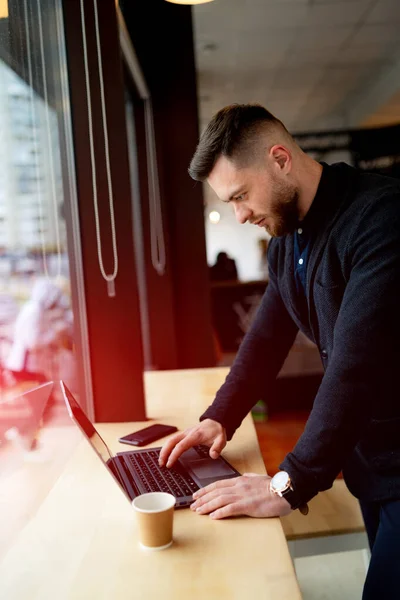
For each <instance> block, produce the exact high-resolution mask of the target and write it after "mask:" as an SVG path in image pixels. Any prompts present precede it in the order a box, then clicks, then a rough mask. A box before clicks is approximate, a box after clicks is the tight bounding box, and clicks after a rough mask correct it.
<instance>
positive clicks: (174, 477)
mask: <svg viewBox="0 0 400 600" xmlns="http://www.w3.org/2000/svg"><path fill="white" fill-rule="evenodd" d="M194 449H195V450H196V451H197V453H198V454H199V456H201V457H202V458H203V457H207V456H208V452H209V448H207V446H195V447H194ZM159 454H160V451H159V450H148V451H147V452H140V453H139V452H138V453H136V454H128V455H126V458H127V460H128V461H129V462H130V463H131V465H132V467H133V468H134V470H135V473H136V474H137V475H138V476H139V477H140V480H141V482H142V484H143V486H144V488H145V489H146V491H147V492H159V491H162V492H169V493H170V494H173V495H174V496H175V497H176V498H179V497H182V496H191V495H192V494H193V493H194V492H195V491H196V490H198V489H199V486H198V485H197V483H196V482H195V481H194V480H193V479H192V478H191V477H190V475H189V474H188V473H186V472H180V471H179V470H178V469H179V467H178V468H170V469H167V467H160V466H159V464H158V457H159Z"/></svg>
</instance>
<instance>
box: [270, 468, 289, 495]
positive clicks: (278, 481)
mask: <svg viewBox="0 0 400 600" xmlns="http://www.w3.org/2000/svg"><path fill="white" fill-rule="evenodd" d="M271 483H272V486H273V488H274V490H276V491H277V492H281V491H282V490H285V489H286V488H287V487H288V485H289V483H290V477H289V475H288V473H286V471H279V473H277V474H276V475H274V476H273V478H272V482H271Z"/></svg>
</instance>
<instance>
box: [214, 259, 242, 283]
mask: <svg viewBox="0 0 400 600" xmlns="http://www.w3.org/2000/svg"><path fill="white" fill-rule="evenodd" d="M237 278H238V274H237V269H236V263H235V261H234V260H233V258H230V257H229V256H228V254H227V253H226V252H218V254H217V260H216V261H215V264H214V265H213V266H212V267H210V279H211V281H237Z"/></svg>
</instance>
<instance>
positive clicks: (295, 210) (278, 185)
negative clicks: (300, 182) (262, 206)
mask: <svg viewBox="0 0 400 600" xmlns="http://www.w3.org/2000/svg"><path fill="white" fill-rule="evenodd" d="M273 186H274V189H273V194H272V202H271V208H270V210H269V215H268V220H269V221H270V223H269V224H268V225H265V229H266V230H267V232H268V233H269V234H270V235H271V236H272V237H280V236H282V235H287V234H290V233H293V232H294V230H295V229H296V228H297V227H298V223H299V190H298V188H296V187H294V186H292V185H290V184H289V183H286V184H284V183H283V182H282V181H279V180H277V179H274V180H273Z"/></svg>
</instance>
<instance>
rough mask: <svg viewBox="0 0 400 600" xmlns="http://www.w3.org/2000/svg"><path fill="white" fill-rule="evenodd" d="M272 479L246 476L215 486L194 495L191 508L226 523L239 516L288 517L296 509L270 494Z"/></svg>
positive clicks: (248, 474) (254, 474)
mask: <svg viewBox="0 0 400 600" xmlns="http://www.w3.org/2000/svg"><path fill="white" fill-rule="evenodd" d="M270 481H271V477H269V476H268V475H257V474H256V473H244V475H241V476H240V477H234V478H233V479H224V480H222V481H216V482H215V483H211V484H210V485H208V486H207V487H205V488H202V489H200V490H197V492H196V493H195V494H193V499H194V500H195V502H194V503H193V504H192V505H191V506H190V508H191V509H192V510H195V511H196V512H197V513H198V514H200V515H206V514H209V515H210V517H211V518H212V519H224V518H225V517H233V516H236V515H248V516H249V517H258V518H262V517H284V516H285V515H288V514H289V513H290V512H291V510H292V508H291V506H290V504H289V502H288V501H287V500H285V498H281V497H280V496H277V495H276V494H272V493H271V492H270V490H269V482H270Z"/></svg>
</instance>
